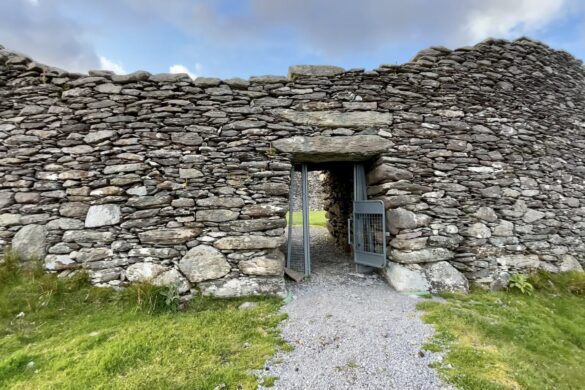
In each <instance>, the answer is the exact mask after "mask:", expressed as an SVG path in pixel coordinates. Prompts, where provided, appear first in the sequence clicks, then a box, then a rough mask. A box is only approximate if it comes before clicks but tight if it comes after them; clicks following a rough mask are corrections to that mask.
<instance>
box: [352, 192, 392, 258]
mask: <svg viewBox="0 0 585 390" xmlns="http://www.w3.org/2000/svg"><path fill="white" fill-rule="evenodd" d="M353 207H354V209H353V210H354V226H353V229H354V231H353V234H354V261H355V262H356V263H357V264H361V265H366V266H369V267H378V268H381V267H383V266H384V265H385V263H386V220H385V218H386V217H385V210H384V203H383V202H382V201H379V200H362V201H357V202H354V203H353Z"/></svg>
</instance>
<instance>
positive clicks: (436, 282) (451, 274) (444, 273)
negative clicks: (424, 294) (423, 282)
mask: <svg viewBox="0 0 585 390" xmlns="http://www.w3.org/2000/svg"><path fill="white" fill-rule="evenodd" d="M424 268H425V274H426V275H427V279H428V280H429V283H430V284H431V292H434V293H435V292H440V291H449V292H463V293H467V292H469V281H468V280H467V278H466V277H465V276H464V275H463V274H462V273H461V272H459V271H458V270H457V269H456V268H455V267H453V266H452V265H451V264H450V263H449V262H447V261H439V262H437V263H432V264H429V265H426V266H425V267H424Z"/></svg>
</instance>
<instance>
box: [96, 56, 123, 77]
mask: <svg viewBox="0 0 585 390" xmlns="http://www.w3.org/2000/svg"><path fill="white" fill-rule="evenodd" d="M100 68H101V69H102V70H111V71H113V72H115V73H116V74H126V73H128V72H126V70H125V69H124V68H123V67H122V65H120V64H118V63H116V62H114V61H112V60H110V59H109V58H107V57H104V56H100Z"/></svg>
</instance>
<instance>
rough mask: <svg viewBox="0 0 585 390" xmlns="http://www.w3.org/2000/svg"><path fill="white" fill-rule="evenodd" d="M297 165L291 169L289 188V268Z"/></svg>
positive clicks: (287, 258) (287, 264) (289, 265)
mask: <svg viewBox="0 0 585 390" xmlns="http://www.w3.org/2000/svg"><path fill="white" fill-rule="evenodd" d="M295 192H296V189H295V166H294V164H293V166H292V168H291V169H290V187H289V190H288V221H287V223H288V243H287V244H288V245H287V246H288V248H287V249H288V255H287V257H286V266H287V268H290V267H291V264H290V263H291V260H292V256H293V253H292V244H293V210H294V197H295Z"/></svg>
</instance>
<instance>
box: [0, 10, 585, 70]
mask: <svg viewBox="0 0 585 390" xmlns="http://www.w3.org/2000/svg"><path fill="white" fill-rule="evenodd" d="M521 36H528V37H530V38H533V39H537V40H540V41H542V42H544V43H546V44H548V45H549V46H551V47H553V48H555V49H564V50H566V51H568V52H570V53H572V54H573V55H574V56H575V57H577V58H580V59H585V0H0V45H3V46H5V47H6V48H8V49H10V50H14V51H17V52H20V53H23V54H26V55H28V56H30V57H32V58H33V59H35V60H36V61H38V62H41V63H44V64H47V65H51V66H57V67H59V68H62V69H66V70H69V71H75V72H87V71H88V70H90V69H107V70H113V71H115V72H116V73H118V74H122V73H130V72H133V71H136V70H147V71H149V72H152V73H161V72H170V73H188V74H190V75H191V76H192V77H198V76H206V77H220V78H230V77H242V78H247V77H249V76H252V75H268V74H271V75H285V74H286V73H287V70H288V67H289V66H290V65H294V64H327V65H338V66H342V67H344V68H346V69H350V68H365V69H374V68H376V67H378V66H379V65H380V64H401V63H404V62H407V61H408V60H409V59H410V58H412V57H413V56H414V55H415V54H416V53H417V52H418V51H419V50H422V49H425V48H427V47H429V46H434V45H436V46H446V47H448V48H451V49H454V48H457V47H461V46H467V45H473V44H476V43H478V42H480V41H482V40H484V39H486V38H488V37H493V38H505V39H515V38H518V37H521Z"/></svg>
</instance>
